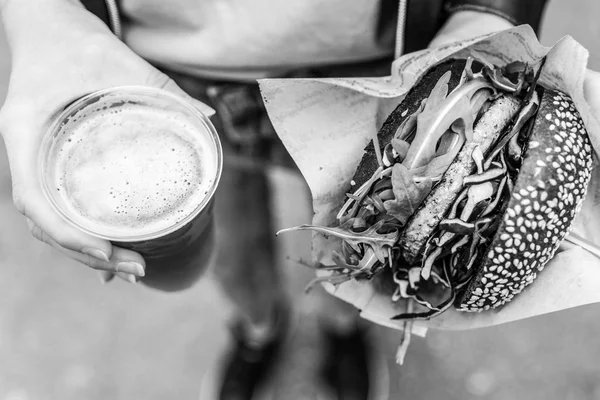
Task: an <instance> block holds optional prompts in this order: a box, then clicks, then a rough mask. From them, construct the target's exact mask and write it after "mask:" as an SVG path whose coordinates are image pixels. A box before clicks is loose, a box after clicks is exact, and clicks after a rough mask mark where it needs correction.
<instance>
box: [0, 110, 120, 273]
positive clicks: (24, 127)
mask: <svg viewBox="0 0 600 400" xmlns="http://www.w3.org/2000/svg"><path fill="white" fill-rule="evenodd" d="M14 116H15V115H13V116H12V117H11V119H10V121H12V122H9V123H8V124H6V123H3V124H2V126H1V127H0V128H2V130H3V135H4V138H5V144H6V148H7V154H8V158H9V164H10V169H11V174H12V183H13V201H14V204H15V207H16V208H17V209H18V211H19V212H20V213H21V214H23V215H24V216H25V217H27V218H29V219H30V220H32V221H33V222H34V223H35V225H36V226H37V227H39V229H41V231H42V232H43V233H44V234H45V235H48V236H50V237H51V238H52V239H53V240H54V241H56V242H57V243H58V244H60V245H61V246H62V247H64V248H67V249H70V250H73V251H76V252H79V253H84V254H87V255H88V256H90V257H94V258H96V259H98V260H101V261H105V262H106V261H108V260H109V259H110V257H111V252H112V245H111V243H110V242H109V241H108V240H104V239H100V238H97V237H94V236H92V235H88V234H86V233H84V232H82V231H80V230H79V229H77V228H75V227H74V226H71V225H70V224H69V223H68V222H67V221H65V220H64V219H63V218H62V217H61V216H60V215H58V214H57V213H56V212H55V211H54V209H53V208H52V206H51V205H50V203H49V202H48V201H47V200H46V198H45V196H44V193H43V192H42V188H41V185H40V183H39V181H38V178H37V177H38V173H37V172H38V169H37V159H38V157H37V156H38V151H39V147H40V136H41V132H43V129H44V128H43V126H39V125H37V123H36V122H27V119H26V118H25V117H26V115H21V117H22V118H20V119H19V121H20V122H16V121H17V120H16V119H15V118H13V117H14ZM29 120H33V119H32V118H29Z"/></svg>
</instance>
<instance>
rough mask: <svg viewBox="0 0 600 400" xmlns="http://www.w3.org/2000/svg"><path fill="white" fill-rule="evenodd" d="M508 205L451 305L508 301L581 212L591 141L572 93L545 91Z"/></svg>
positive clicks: (467, 307)
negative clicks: (489, 242) (476, 266)
mask: <svg viewBox="0 0 600 400" xmlns="http://www.w3.org/2000/svg"><path fill="white" fill-rule="evenodd" d="M526 146H527V150H526V151H525V155H524V158H523V163H522V165H521V169H520V172H519V175H518V177H517V181H516V183H515V186H514V189H513V191H512V195H511V197H510V201H509V203H508V206H507V209H506V211H505V212H504V215H503V218H502V221H501V223H500V225H499V228H498V230H497V231H496V234H495V235H494V237H493V240H492V242H491V245H490V246H489V248H488V250H487V254H486V256H485V258H484V259H483V260H482V262H481V264H480V265H479V267H478V269H477V272H476V274H475V276H474V277H473V279H472V280H471V282H470V284H469V285H468V286H467V289H466V290H465V291H464V293H462V295H460V296H459V297H458V301H457V302H456V304H455V306H456V307H457V308H458V309H459V310H462V311H481V310H488V309H490V308H494V307H497V306H500V305H502V304H504V303H506V302H508V301H510V300H511V299H512V298H513V297H514V296H515V295H516V294H518V293H520V292H521V291H522V290H523V289H524V288H525V287H526V286H527V285H529V284H531V283H532V282H533V280H534V279H535V278H536V276H537V273H538V272H539V271H541V270H542V269H543V268H544V266H545V265H546V263H547V262H548V261H549V260H550V259H551V258H552V257H553V256H554V253H555V252H556V250H557V249H558V247H559V245H560V243H561V241H562V240H563V239H564V238H565V236H566V235H567V234H568V232H569V230H570V228H571V224H572V222H573V219H574V218H575V216H576V215H577V213H578V212H579V210H580V208H581V205H582V203H583V199H584V197H585V194H586V190H587V186H588V183H589V181H590V177H591V171H592V162H593V160H592V146H591V144H590V140H589V138H588V135H587V131H586V129H585V126H584V124H583V121H582V119H581V116H580V115H579V113H578V112H577V110H576V109H575V105H574V104H573V101H572V100H571V98H570V97H569V96H567V95H565V94H564V93H561V92H558V91H554V90H545V91H544V94H543V95H542V98H541V102H540V108H539V111H538V113H537V116H536V118H535V122H534V127H533V130H532V133H531V136H530V138H529V141H528V142H527V144H526Z"/></svg>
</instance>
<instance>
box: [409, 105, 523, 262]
mask: <svg viewBox="0 0 600 400" xmlns="http://www.w3.org/2000/svg"><path fill="white" fill-rule="evenodd" d="M521 104H522V103H521V101H520V100H519V99H517V98H516V97H514V96H510V95H502V96H500V97H498V98H497V99H496V100H494V101H493V102H492V104H491V105H490V107H489V109H488V110H487V111H486V112H485V113H483V115H482V116H481V118H480V119H479V120H478V121H477V123H476V124H475V127H474V129H473V140H472V141H470V142H468V143H466V144H465V145H464V146H463V148H462V149H461V150H460V152H459V153H458V155H457V156H456V158H455V159H454V161H453V162H452V164H450V166H449V167H448V169H447V170H446V173H445V174H444V175H443V177H442V179H441V180H440V182H439V183H438V184H437V185H435V186H434V188H433V189H432V190H431V192H430V193H429V195H428V196H427V197H426V198H425V200H424V201H423V203H421V206H420V207H419V209H417V211H416V212H415V213H414V214H413V216H412V217H411V219H410V220H409V221H408V222H407V224H406V226H405V227H404V229H403V231H402V234H401V236H400V239H399V245H400V248H401V251H402V257H403V259H404V260H405V261H406V262H407V263H408V264H409V265H416V264H418V263H419V262H420V260H421V258H422V252H423V250H424V247H425V244H426V243H427V240H428V239H429V237H430V236H431V235H432V234H433V233H434V231H435V230H436V228H437V227H438V225H439V223H440V221H441V220H442V219H443V218H444V217H445V216H446V214H447V213H448V211H449V209H450V207H451V206H452V204H453V203H454V201H455V199H456V197H457V196H458V194H459V192H460V191H461V190H462V189H463V179H464V178H465V177H467V176H469V175H471V174H473V172H475V169H476V164H475V161H474V160H473V157H472V154H473V150H474V149H475V148H476V147H479V149H480V150H481V151H482V153H483V154H484V155H485V154H486V153H487V152H488V151H489V150H490V149H491V147H492V146H493V145H494V144H495V142H496V141H497V140H498V138H499V137H500V135H501V134H502V132H504V130H505V129H506V128H507V127H508V126H509V125H510V123H511V121H512V120H513V118H514V117H515V116H516V115H517V114H518V113H519V110H520V108H521Z"/></svg>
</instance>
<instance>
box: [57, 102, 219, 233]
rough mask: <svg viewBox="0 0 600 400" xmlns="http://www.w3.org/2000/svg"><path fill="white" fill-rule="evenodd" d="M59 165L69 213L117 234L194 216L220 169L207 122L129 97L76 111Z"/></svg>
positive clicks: (62, 139)
mask: <svg viewBox="0 0 600 400" xmlns="http://www.w3.org/2000/svg"><path fill="white" fill-rule="evenodd" d="M51 165H52V166H53V168H54V173H53V174H52V175H53V177H54V180H53V183H54V186H55V187H54V189H53V190H55V191H56V192H55V193H54V197H55V198H58V199H60V200H59V201H60V203H62V204H61V207H62V208H64V209H65V212H66V213H67V215H68V216H69V218H71V219H72V220H73V221H74V222H75V223H77V224H79V225H80V226H82V227H84V228H86V229H88V230H90V231H92V232H95V233H100V234H102V235H104V236H109V237H116V238H119V237H132V236H139V235H148V234H153V233H157V232H160V231H162V230H164V229H168V228H170V227H172V226H174V225H175V224H177V223H178V222H179V221H181V220H182V219H184V218H186V217H188V216H189V215H190V214H192V213H194V211H195V210H197V208H198V206H199V205H200V204H202V202H203V200H204V199H205V198H206V196H207V195H209V194H210V192H211V190H212V188H213V185H214V182H215V179H216V177H217V172H218V158H217V155H216V151H215V145H214V142H212V139H211V136H210V133H209V130H208V128H207V127H206V126H205V125H204V124H202V123H200V122H199V121H191V119H190V118H189V117H186V115H184V114H183V113H182V112H180V111H177V110H174V109H157V108H154V107H148V106H145V105H142V104H136V103H125V102H123V103H118V104H115V105H114V106H113V107H110V106H106V105H104V106H103V107H100V106H98V108H96V109H92V110H87V111H86V112H85V113H80V115H76V116H73V117H72V118H71V119H70V120H69V121H68V122H67V123H66V124H64V126H63V128H62V129H61V133H60V134H59V136H58V137H57V138H55V143H54V145H53V150H52V164H51ZM51 190H52V188H51Z"/></svg>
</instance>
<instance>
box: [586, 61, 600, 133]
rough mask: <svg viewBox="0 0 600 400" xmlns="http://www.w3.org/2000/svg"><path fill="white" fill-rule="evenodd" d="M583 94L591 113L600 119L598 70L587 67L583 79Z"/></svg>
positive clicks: (599, 74)
mask: <svg viewBox="0 0 600 400" xmlns="http://www.w3.org/2000/svg"><path fill="white" fill-rule="evenodd" d="M583 94H584V96H585V99H586V101H587V102H588V104H589V105H590V107H591V108H592V114H594V116H595V117H596V120H599V121H600V72H596V71H592V70H591V69H588V70H587V71H586V74H585V78H584V81H583Z"/></svg>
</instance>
